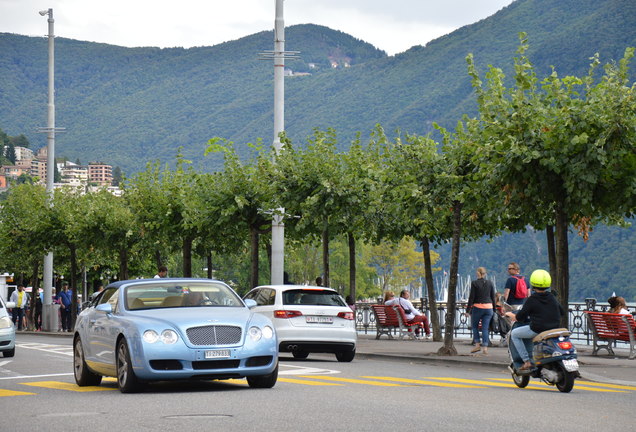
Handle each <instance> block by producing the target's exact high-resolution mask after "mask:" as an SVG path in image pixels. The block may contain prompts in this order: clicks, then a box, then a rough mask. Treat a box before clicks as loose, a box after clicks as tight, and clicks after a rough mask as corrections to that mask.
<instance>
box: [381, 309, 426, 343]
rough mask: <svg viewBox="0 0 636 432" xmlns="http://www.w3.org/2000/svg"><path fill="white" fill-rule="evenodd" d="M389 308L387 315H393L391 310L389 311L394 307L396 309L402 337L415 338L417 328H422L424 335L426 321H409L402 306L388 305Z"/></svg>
mask: <svg viewBox="0 0 636 432" xmlns="http://www.w3.org/2000/svg"><path fill="white" fill-rule="evenodd" d="M386 308H387V316H390V315H391V312H389V311H388V309H392V310H393V311H394V313H395V314H396V315H397V318H398V320H399V323H400V326H399V327H398V330H399V332H400V339H402V338H404V336H408V337H410V338H411V339H415V331H413V330H415V329H416V328H419V329H420V332H419V333H420V334H421V335H423V334H424V323H421V322H416V323H409V320H408V319H407V318H406V313H404V309H402V306H398V305H395V306H386Z"/></svg>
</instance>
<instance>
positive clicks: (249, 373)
mask: <svg viewBox="0 0 636 432" xmlns="http://www.w3.org/2000/svg"><path fill="white" fill-rule="evenodd" d="M255 305H256V302H254V301H252V300H246V301H245V302H243V300H241V298H240V297H239V296H238V295H237V294H236V292H234V290H232V288H230V287H229V286H227V285H226V284H224V283H223V282H219V281H213V280H209V279H143V280H128V281H119V282H116V283H113V284H111V285H109V286H107V287H106V289H104V291H103V292H101V293H100V295H99V296H97V297H96V298H95V299H94V300H93V301H92V302H91V303H90V305H89V306H88V307H87V308H86V309H85V310H83V311H82V313H81V314H80V315H79V317H78V318H77V322H76V324H75V331H74V333H75V334H74V339H73V369H74V372H75V381H76V382H77V384H78V385H79V386H91V385H99V384H100V382H101V380H102V376H112V377H117V385H118V387H119V390H121V391H122V392H123V393H129V392H135V391H139V390H140V389H141V388H142V387H143V384H144V383H145V382H148V381H160V380H175V379H198V380H222V379H231V378H243V377H245V378H247V382H248V384H249V386H250V387H258V388H271V387H273V386H274V385H275V384H276V380H277V378H278V344H277V341H276V334H275V332H274V330H273V326H272V323H271V321H270V320H269V319H268V318H266V317H265V316H263V315H260V314H257V313H254V312H252V311H251V310H250V307H253V306H255Z"/></svg>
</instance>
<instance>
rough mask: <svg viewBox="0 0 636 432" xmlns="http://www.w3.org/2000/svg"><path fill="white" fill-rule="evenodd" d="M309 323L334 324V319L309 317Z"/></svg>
mask: <svg viewBox="0 0 636 432" xmlns="http://www.w3.org/2000/svg"><path fill="white" fill-rule="evenodd" d="M307 322H308V323H318V324H333V317H330V316H315V315H307Z"/></svg>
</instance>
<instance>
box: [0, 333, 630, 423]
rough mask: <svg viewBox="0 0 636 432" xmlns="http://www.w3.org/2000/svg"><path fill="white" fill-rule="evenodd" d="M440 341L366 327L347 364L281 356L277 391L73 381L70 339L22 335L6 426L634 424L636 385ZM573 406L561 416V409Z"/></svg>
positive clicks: (9, 379)
mask: <svg viewBox="0 0 636 432" xmlns="http://www.w3.org/2000/svg"><path fill="white" fill-rule="evenodd" d="M439 345H440V344H438V343H435V342H420V341H390V340H384V339H383V340H380V341H376V340H375V339H372V338H369V337H365V336H362V337H361V338H360V344H359V350H360V352H361V354H360V355H359V357H358V358H357V359H356V360H354V361H353V362H351V363H339V362H337V361H336V360H335V357H334V356H332V355H324V354H323V355H310V356H309V358H308V359H307V360H295V359H293V358H292V357H291V356H289V355H282V356H281V367H280V377H279V382H278V383H277V384H276V386H275V387H274V388H273V389H263V390H259V389H250V388H249V387H248V386H247V383H246V382H245V380H229V381H224V382H167V383H157V384H152V385H150V386H149V388H148V389H147V391H145V392H143V393H139V394H132V395H123V394H120V393H119V391H117V387H116V383H115V381H114V380H112V379H105V380H104V381H103V383H102V384H101V385H100V386H96V387H82V388H80V387H78V386H76V385H75V383H74V379H73V375H72V367H71V364H72V348H71V338H70V337H67V336H63V337H53V336H41V335H33V334H31V335H24V334H21V335H19V336H18V346H17V350H16V356H15V357H14V358H11V359H0V362H1V363H3V364H2V365H1V366H0V400H1V401H2V407H3V413H5V419H6V420H7V421H8V423H4V424H5V425H6V424H9V426H12V428H11V427H9V428H7V429H6V430H46V431H50V430H54V431H57V430H63V431H65V432H68V431H74V430H94V431H108V432H112V431H113V430H129V429H130V428H131V427H134V428H135V429H136V430H139V431H144V430H149V431H151V430H153V431H155V430H165V431H172V430H175V431H183V430H226V429H233V430H241V431H243V430H245V431H247V430H250V431H251V430H254V431H277V432H280V431H298V430H304V431H320V432H325V431H332V430H333V431H335V430H342V429H343V428H344V429H347V430H349V431H372V430H373V431H378V430H395V429H396V425H395V420H394V418H400V419H401V420H400V429H402V428H403V429H406V430H418V429H424V430H427V429H431V430H436V431H447V430H448V431H451V430H452V431H456V430H467V431H468V430H470V431H474V430H478V429H482V428H484V427H486V426H485V425H488V426H487V428H488V429H500V428H501V429H505V428H509V427H510V420H509V417H508V416H505V415H501V408H500V407H501V404H502V402H503V401H506V403H507V404H519V405H524V404H525V405H527V406H545V405H546V404H548V405H550V404H558V406H559V410H544V411H542V415H541V416H532V419H531V420H532V422H531V424H532V426H533V428H542V429H543V428H545V429H547V428H552V427H551V426H553V425H554V424H560V427H559V429H560V430H567V431H569V430H579V431H580V430H590V429H603V428H604V427H606V426H607V425H608V424H607V421H608V417H607V413H609V412H611V413H612V414H611V422H612V424H623V425H625V424H631V423H630V422H632V421H633V406H634V403H635V402H636V386H629V385H625V384H622V385H617V384H610V383H595V382H591V381H585V380H580V381H577V383H576V385H575V388H574V390H573V391H572V393H569V394H567V395H565V394H561V393H559V392H558V391H556V389H554V388H553V387H548V386H546V385H544V384H542V383H541V382H539V381H538V380H532V381H531V384H530V385H529V386H528V387H527V388H526V389H518V388H517V387H515V386H514V384H513V383H512V381H511V379H510V375H509V374H508V372H507V370H506V368H505V365H504V364H502V363H501V361H502V360H503V358H504V357H503V355H502V353H504V352H505V350H504V349H503V348H501V349H499V348H493V349H492V350H491V352H492V355H490V356H488V357H487V358H484V357H476V356H470V355H468V351H469V350H470V346H469V345H468V344H467V343H464V342H462V343H459V342H458V346H457V348H458V349H459V351H460V354H461V355H459V356H456V357H453V358H452V360H449V359H445V358H439V357H438V358H435V357H436V356H435V355H434V354H433V353H434V351H435V350H436V348H437V347H438V346H439ZM464 353H465V354H464ZM604 360H609V359H604ZM619 361H621V360H620V359H619ZM4 362H6V363H4ZM629 368H631V369H633V368H634V366H633V363H632V364H630V365H629ZM580 407H586V409H585V410H581V409H580ZM574 412H576V413H577V414H576V416H572V415H570V414H569V415H568V419H567V423H563V413H574ZM526 420H530V419H529V418H528V419H526ZM526 420H524V421H526ZM0 430H5V428H4V427H0Z"/></svg>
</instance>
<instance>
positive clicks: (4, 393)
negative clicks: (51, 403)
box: [0, 389, 37, 397]
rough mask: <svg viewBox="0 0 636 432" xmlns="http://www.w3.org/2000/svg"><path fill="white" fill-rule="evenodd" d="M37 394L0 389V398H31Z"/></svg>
mask: <svg viewBox="0 0 636 432" xmlns="http://www.w3.org/2000/svg"><path fill="white" fill-rule="evenodd" d="M34 394H37V393H28V392H21V391H15V390H3V389H0V397H2V396H29V395H34Z"/></svg>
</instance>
